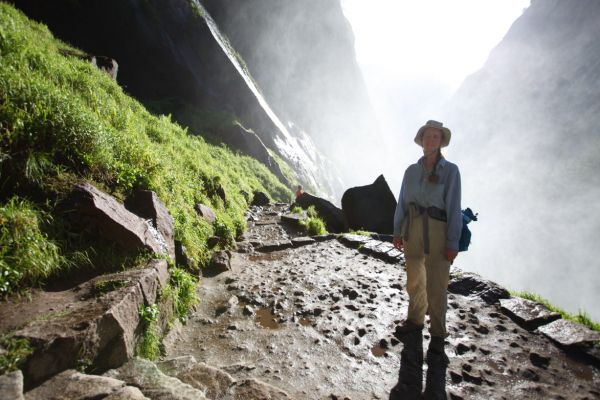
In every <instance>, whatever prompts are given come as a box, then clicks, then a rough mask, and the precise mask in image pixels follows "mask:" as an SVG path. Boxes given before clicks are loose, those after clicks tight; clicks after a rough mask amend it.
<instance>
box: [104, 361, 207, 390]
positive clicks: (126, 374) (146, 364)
mask: <svg viewBox="0 0 600 400" xmlns="http://www.w3.org/2000/svg"><path fill="white" fill-rule="evenodd" d="M104 376H106V377H109V378H115V379H119V380H122V381H125V382H126V383H127V384H128V385H130V386H135V387H137V388H139V389H140V390H141V392H142V393H143V394H144V395H145V396H146V397H149V398H151V399H153V400H206V396H205V395H204V392H203V391H201V390H199V389H195V388H194V387H192V386H191V385H188V384H187V383H183V382H181V381H180V380H179V379H177V378H173V377H171V376H167V375H165V374H164V373H162V372H161V371H160V370H159V369H158V367H157V366H156V365H155V364H154V363H152V362H151V361H148V360H144V359H142V358H137V357H136V358H133V359H131V360H130V361H128V362H127V363H126V364H124V365H122V366H121V367H120V368H118V369H113V370H110V371H108V372H106V373H105V374H104Z"/></svg>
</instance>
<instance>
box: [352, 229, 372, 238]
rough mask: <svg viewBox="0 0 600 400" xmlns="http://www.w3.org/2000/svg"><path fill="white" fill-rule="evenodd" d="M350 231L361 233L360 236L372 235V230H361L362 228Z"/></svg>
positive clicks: (356, 233)
mask: <svg viewBox="0 0 600 400" xmlns="http://www.w3.org/2000/svg"><path fill="white" fill-rule="evenodd" d="M350 233H351V234H353V235H360V236H368V237H371V232H368V231H363V230H360V229H357V230H354V229H350Z"/></svg>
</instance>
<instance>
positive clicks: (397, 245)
mask: <svg viewBox="0 0 600 400" xmlns="http://www.w3.org/2000/svg"><path fill="white" fill-rule="evenodd" d="M402 246H403V243H402V238H401V237H399V236H394V247H395V248H397V249H398V250H402Z"/></svg>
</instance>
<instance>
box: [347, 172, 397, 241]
mask: <svg viewBox="0 0 600 400" xmlns="http://www.w3.org/2000/svg"><path fill="white" fill-rule="evenodd" d="M342 210H343V212H344V215H345V217H346V221H348V227H349V228H350V229H361V230H367V231H369V232H378V233H387V234H390V233H392V232H393V229H394V227H393V220H394V211H395V210H396V199H395V198H394V195H393V193H392V191H391V190H390V187H389V186H388V184H387V182H386V180H385V178H384V177H383V175H379V177H378V178H377V179H376V180H375V182H373V183H372V184H370V185H365V186H357V187H353V188H350V189H348V190H346V192H345V193H344V195H343V196H342Z"/></svg>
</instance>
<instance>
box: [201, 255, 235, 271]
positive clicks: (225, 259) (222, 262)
mask: <svg viewBox="0 0 600 400" xmlns="http://www.w3.org/2000/svg"><path fill="white" fill-rule="evenodd" d="M230 270H231V253H229V252H228V251H216V252H215V253H214V254H213V255H212V258H211V259H210V263H209V264H208V267H206V268H205V269H204V271H202V273H203V275H204V276H206V277H212V276H216V275H219V274H221V273H223V272H227V271H230Z"/></svg>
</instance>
